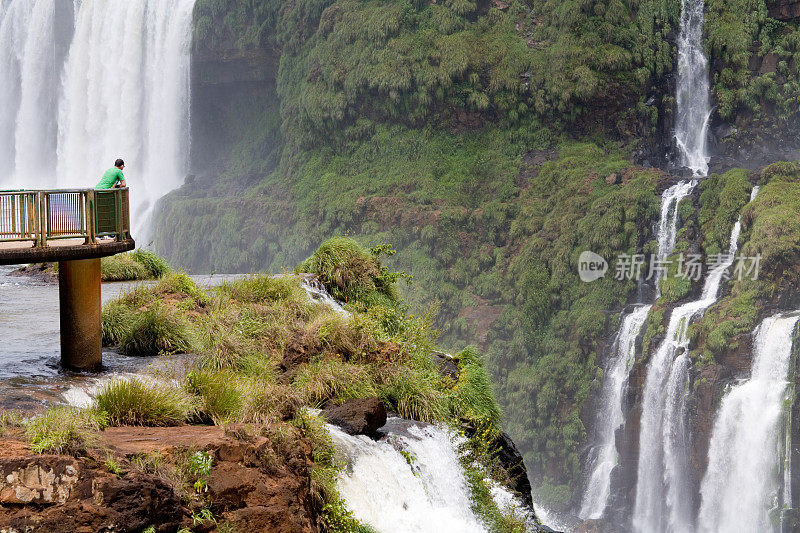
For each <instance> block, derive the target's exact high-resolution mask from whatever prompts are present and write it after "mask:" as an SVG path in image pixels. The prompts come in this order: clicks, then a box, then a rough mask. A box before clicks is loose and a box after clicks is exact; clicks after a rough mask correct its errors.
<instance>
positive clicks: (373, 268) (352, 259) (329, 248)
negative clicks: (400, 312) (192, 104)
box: [296, 237, 403, 305]
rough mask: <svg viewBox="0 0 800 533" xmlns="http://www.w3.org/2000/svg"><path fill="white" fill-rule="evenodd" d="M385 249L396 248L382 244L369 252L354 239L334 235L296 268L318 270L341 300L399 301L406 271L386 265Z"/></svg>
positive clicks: (306, 270) (389, 250)
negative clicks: (400, 281) (383, 261)
mask: <svg viewBox="0 0 800 533" xmlns="http://www.w3.org/2000/svg"><path fill="white" fill-rule="evenodd" d="M382 253H386V254H387V255H392V254H393V253H394V251H393V250H391V249H390V248H388V247H386V246H382V247H376V248H373V249H372V251H371V252H367V251H366V250H364V249H363V248H362V247H361V245H359V244H358V243H357V242H356V241H354V240H352V239H348V238H346V237H333V238H331V239H328V240H327V241H325V242H323V243H322V244H321V245H320V246H319V248H317V250H316V251H315V252H314V253H313V254H312V255H311V257H309V258H308V259H306V260H305V261H303V262H302V263H301V264H300V265H299V266H298V267H297V269H296V271H297V272H308V273H311V274H317V275H318V276H319V278H320V281H321V282H322V283H323V285H325V287H326V288H327V289H328V292H330V293H331V296H333V297H334V298H336V299H337V300H342V301H345V302H351V301H358V300H362V301H367V302H368V303H375V304H378V303H381V304H387V303H388V304H390V305H391V304H396V303H397V301H398V296H397V289H396V283H397V280H398V279H399V277H401V276H403V274H398V273H390V272H389V271H388V269H387V268H386V267H384V266H382V265H381V262H380V259H379V256H380V254H382Z"/></svg>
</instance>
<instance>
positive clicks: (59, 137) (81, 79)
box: [0, 0, 194, 236]
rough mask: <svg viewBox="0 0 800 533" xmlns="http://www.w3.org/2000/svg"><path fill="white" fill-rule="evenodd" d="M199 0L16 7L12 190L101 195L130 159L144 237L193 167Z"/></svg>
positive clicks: (7, 96) (2, 30) (3, 171)
mask: <svg viewBox="0 0 800 533" xmlns="http://www.w3.org/2000/svg"><path fill="white" fill-rule="evenodd" d="M193 8H194V0H74V2H66V1H64V0H5V1H4V2H3V3H2V6H0V98H2V101H3V102H4V105H3V106H2V107H1V108H0V187H26V188H43V187H65V188H75V187H84V188H85V187H93V186H94V185H95V184H96V183H97V182H98V181H99V179H100V176H102V174H103V172H104V171H105V170H106V169H107V168H109V167H111V166H112V164H113V162H114V160H115V159H116V158H117V157H121V158H123V159H124V160H125V163H126V164H125V174H126V178H127V180H128V182H129V185H130V187H131V200H132V203H133V205H132V218H133V220H132V222H133V225H134V230H135V231H134V233H139V234H140V236H141V233H142V232H143V231H144V230H145V227H146V223H147V222H148V217H149V216H150V213H151V212H152V208H153V206H154V204H155V201H156V200H157V199H158V198H160V197H161V196H163V195H164V194H166V193H167V192H169V191H170V190H172V189H174V188H176V187H178V186H179V185H180V184H181V183H182V182H183V178H184V176H185V173H186V169H187V163H188V161H187V154H188V140H189V63H190V47H191V35H192V11H193Z"/></svg>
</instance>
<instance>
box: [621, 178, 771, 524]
mask: <svg viewBox="0 0 800 533" xmlns="http://www.w3.org/2000/svg"><path fill="white" fill-rule="evenodd" d="M757 192H758V189H757V188H755V187H754V189H753V192H752V194H751V200H752V199H753V198H754V197H755V195H756V194H757ZM741 229H742V225H741V220H737V221H736V223H735V224H734V226H733V230H732V231H731V239H730V245H729V248H728V253H727V255H726V256H724V258H723V259H724V260H722V261H721V262H720V263H719V264H717V265H715V267H714V268H713V269H712V270H711V271H710V272H709V273H708V274H707V276H706V279H705V283H704V285H703V292H702V294H701V296H700V299H699V300H695V301H692V302H688V303H685V304H683V305H681V306H679V307H676V308H675V309H674V310H673V311H672V315H671V316H670V319H669V325H668V326H667V333H666V335H665V337H664V340H663V341H662V342H661V344H660V345H659V346H658V349H657V350H656V352H655V353H654V354H653V355H652V356H651V359H650V362H649V364H648V366H647V377H646V378H645V384H644V393H643V399H642V418H641V427H640V433H639V464H638V469H637V481H636V503H635V506H634V513H633V526H634V529H635V530H636V531H639V532H641V533H645V532H646V533H655V532H660V531H671V532H675V533H681V532H691V531H693V530H694V528H693V525H692V516H691V515H692V502H691V497H690V490H689V481H688V480H689V475H688V457H687V455H686V450H688V448H689V442H688V431H687V428H686V416H685V414H686V413H685V401H686V396H687V392H688V391H687V388H688V386H689V366H690V360H689V356H688V350H689V338H688V336H687V332H688V328H689V324H690V322H691V321H692V319H693V318H696V317H697V316H700V315H702V314H703V313H704V312H705V310H706V309H708V308H709V307H710V306H711V305H713V304H714V302H716V300H717V296H718V293H719V289H720V285H721V284H722V279H723V277H724V275H725V274H726V273H727V271H728V269H729V268H730V266H731V265H732V264H733V261H734V256H735V255H736V251H737V249H738V240H739V234H740V232H741Z"/></svg>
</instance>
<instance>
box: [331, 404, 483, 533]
mask: <svg viewBox="0 0 800 533" xmlns="http://www.w3.org/2000/svg"><path fill="white" fill-rule="evenodd" d="M395 424H403V421H401V420H400V419H390V420H389V423H388V424H387V426H386V427H385V428H384V429H383V430H384V431H386V432H387V433H388V436H387V437H384V438H382V439H381V440H379V441H374V440H372V439H370V438H369V437H365V436H350V435H348V434H346V433H344V432H343V431H341V430H340V429H338V428H337V427H335V426H330V425H329V426H327V427H328V430H329V431H330V433H331V436H332V437H333V441H334V444H335V445H336V450H337V453H339V454H342V455H344V456H345V457H344V459H345V462H346V464H347V468H346V470H345V473H344V474H343V475H342V476H341V478H340V479H339V483H338V488H339V492H340V493H341V494H342V496H343V497H344V499H345V501H346V502H347V506H348V508H349V509H350V510H351V511H353V514H354V516H355V517H356V518H358V519H359V520H361V521H362V522H364V523H366V524H369V525H370V526H372V527H373V528H375V529H376V530H378V531H380V532H381V533H393V532H395V531H403V532H406V533H415V532H419V533H424V532H429V531H441V532H446V531H452V532H456V531H458V532H463V533H484V532H485V531H486V530H487V529H486V527H485V526H484V525H483V524H482V523H481V522H480V520H479V519H478V518H477V517H476V516H475V515H474V514H473V513H472V511H471V510H470V496H469V489H468V486H467V482H466V479H465V478H464V475H463V471H462V468H461V464H460V463H459V460H458V455H457V454H456V451H455V449H454V447H453V443H452V441H451V439H450V437H449V436H448V435H447V434H446V433H445V432H443V431H442V430H441V429H439V428H437V427H436V426H430V425H424V424H414V423H408V425H407V427H402V428H395V429H391V428H393V426H394V425H395ZM401 452H403V453H401Z"/></svg>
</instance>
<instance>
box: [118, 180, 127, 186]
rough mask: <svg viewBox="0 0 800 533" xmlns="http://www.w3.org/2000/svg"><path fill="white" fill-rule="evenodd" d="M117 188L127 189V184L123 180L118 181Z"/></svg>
mask: <svg viewBox="0 0 800 533" xmlns="http://www.w3.org/2000/svg"><path fill="white" fill-rule="evenodd" d="M119 186H120V187H127V186H128V184H127V183H125V180H122V181H120V182H119Z"/></svg>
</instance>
